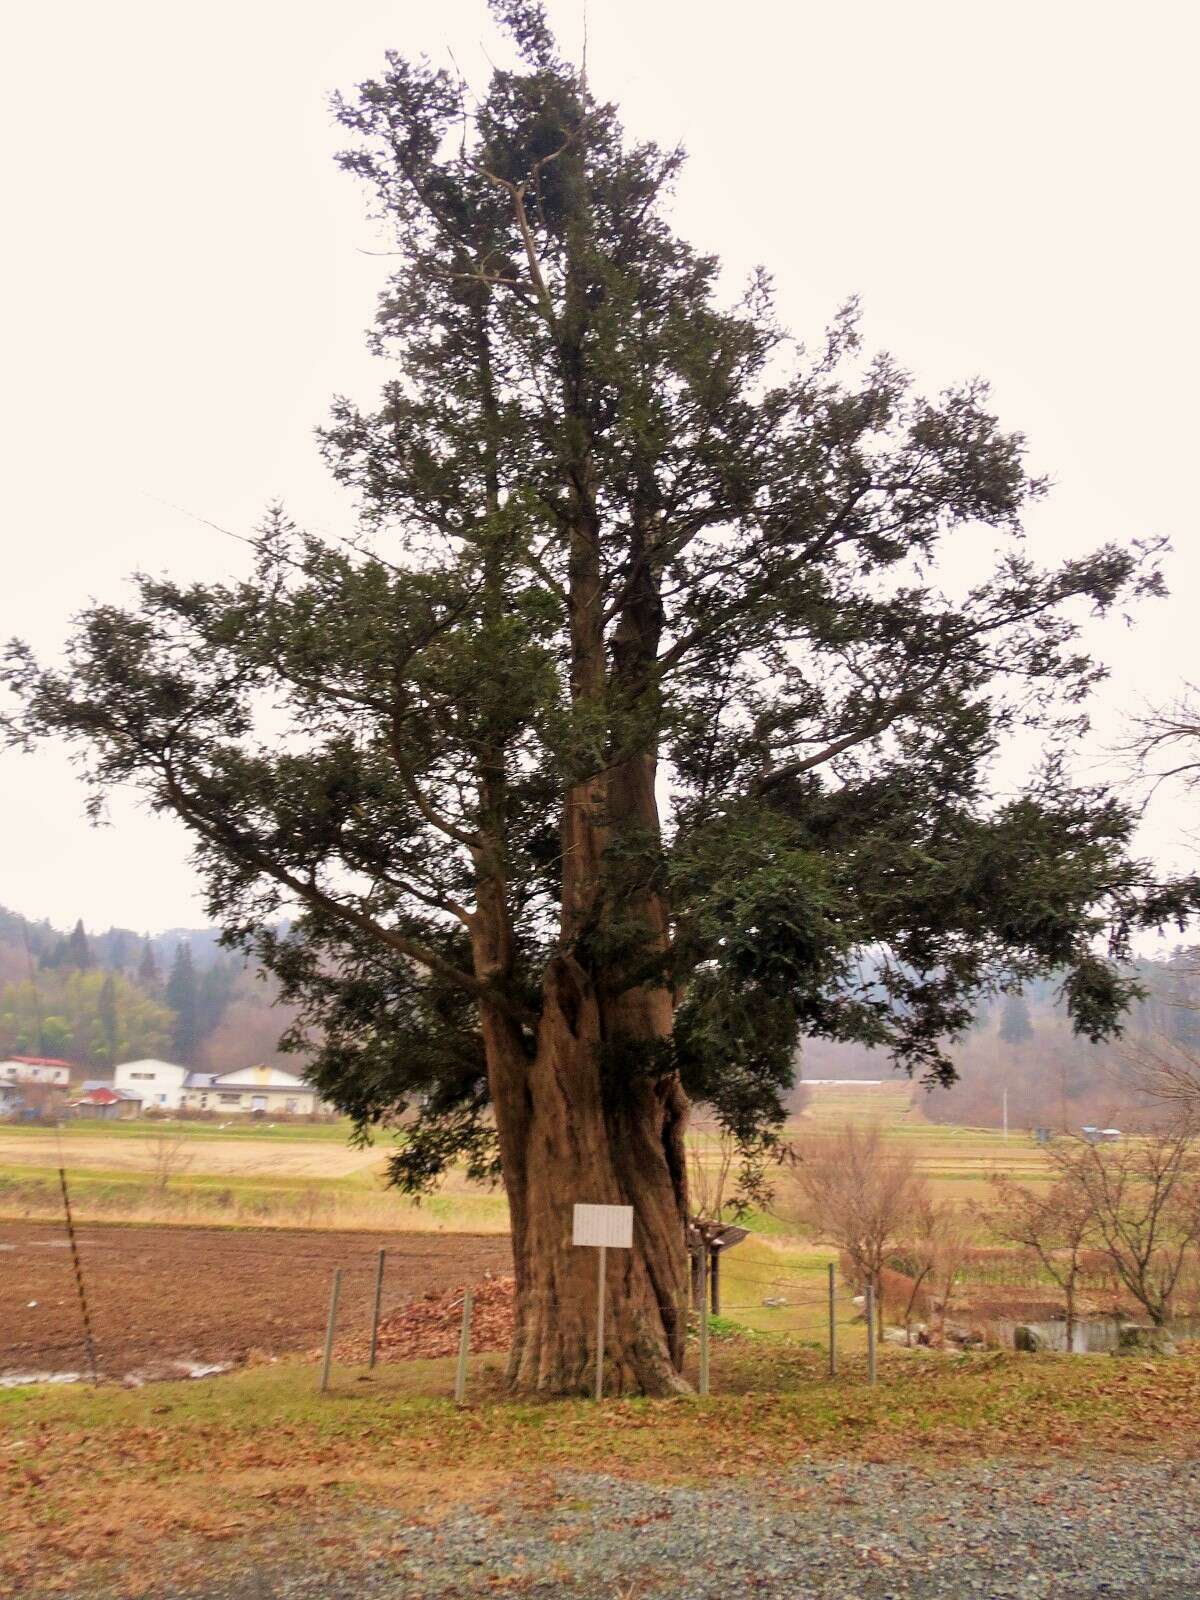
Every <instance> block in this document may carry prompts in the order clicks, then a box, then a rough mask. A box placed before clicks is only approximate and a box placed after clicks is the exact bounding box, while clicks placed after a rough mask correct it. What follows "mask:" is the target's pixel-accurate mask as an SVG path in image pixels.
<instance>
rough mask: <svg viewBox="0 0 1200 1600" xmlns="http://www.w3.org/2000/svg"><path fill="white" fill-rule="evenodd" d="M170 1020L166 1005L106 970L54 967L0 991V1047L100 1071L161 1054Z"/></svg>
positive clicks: (167, 1044) (11, 1052)
mask: <svg viewBox="0 0 1200 1600" xmlns="http://www.w3.org/2000/svg"><path fill="white" fill-rule="evenodd" d="M172 1023H173V1018H172V1014H171V1012H170V1011H169V1010H168V1009H167V1007H165V1006H163V1005H161V1004H159V1003H158V1002H157V1001H155V1000H152V999H151V998H150V997H149V996H148V995H146V994H145V993H143V991H142V990H141V989H139V988H138V986H137V985H136V984H134V983H131V982H130V981H129V979H127V978H124V977H122V976H120V975H119V974H116V973H111V972H110V973H104V972H95V971H93V972H79V971H76V970H73V969H70V968H54V969H52V970H50V971H43V972H39V974H38V976H37V980H36V982H35V981H34V980H33V979H27V980H26V981H25V982H23V983H10V984H8V985H6V986H5V988H4V989H3V990H2V991H0V1051H3V1052H4V1053H5V1054H8V1055H47V1056H56V1057H62V1058H65V1059H67V1060H70V1061H73V1062H77V1063H79V1065H81V1066H84V1067H89V1068H93V1069H98V1070H103V1069H106V1068H110V1067H112V1066H113V1065H114V1064H115V1063H116V1062H118V1061H128V1060H137V1059H139V1058H140V1057H143V1056H161V1055H164V1054H165V1053H166V1051H167V1050H168V1049H169V1048H170V1041H171V1037H172Z"/></svg>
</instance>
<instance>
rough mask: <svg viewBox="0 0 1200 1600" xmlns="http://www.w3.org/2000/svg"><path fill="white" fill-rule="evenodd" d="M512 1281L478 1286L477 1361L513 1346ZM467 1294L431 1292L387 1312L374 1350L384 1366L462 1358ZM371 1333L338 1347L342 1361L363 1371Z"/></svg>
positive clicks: (474, 1323)
mask: <svg viewBox="0 0 1200 1600" xmlns="http://www.w3.org/2000/svg"><path fill="white" fill-rule="evenodd" d="M515 1292H516V1291H515V1285H514V1283H513V1280H512V1278H511V1277H507V1278H506V1277H491V1276H489V1277H486V1278H484V1279H483V1280H482V1281H481V1282H480V1283H478V1284H476V1285H475V1290H474V1306H473V1309H472V1313H471V1349H472V1351H473V1352H474V1353H475V1354H477V1355H483V1354H485V1353H487V1352H490V1351H495V1350H507V1349H508V1347H509V1345H510V1344H511V1342H512V1333H513V1297H514V1294H515ZM462 1311H463V1291H462V1290H461V1289H450V1290H446V1291H444V1292H443V1293H441V1294H438V1293H435V1292H433V1291H431V1292H430V1293H428V1294H425V1295H422V1296H421V1298H420V1299H419V1300H410V1301H409V1302H408V1304H407V1305H405V1306H401V1307H400V1309H399V1310H398V1311H392V1312H389V1314H388V1315H387V1316H386V1317H384V1318H382V1319H381V1321H380V1324H379V1341H378V1344H377V1346H376V1352H377V1359H378V1360H380V1361H420V1360H433V1359H436V1358H437V1357H439V1356H453V1355H457V1354H458V1342H459V1337H460V1332H461V1329H462ZM370 1349H371V1339H370V1335H369V1333H365V1332H364V1333H358V1334H355V1335H354V1336H353V1337H352V1338H349V1339H345V1340H343V1341H342V1343H341V1344H339V1345H338V1346H337V1350H336V1355H337V1359H338V1360H339V1361H342V1362H345V1363H347V1364H348V1365H351V1366H361V1365H362V1364H363V1363H364V1362H366V1360H367V1359H368V1357H369V1355H370Z"/></svg>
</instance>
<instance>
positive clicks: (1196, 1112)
mask: <svg viewBox="0 0 1200 1600" xmlns="http://www.w3.org/2000/svg"><path fill="white" fill-rule="evenodd" d="M1170 1003H1171V1004H1172V1005H1176V1004H1177V1005H1179V1006H1181V1007H1186V1008H1187V1009H1188V1010H1195V1009H1196V1008H1195V1006H1194V1004H1193V1003H1192V1002H1190V1001H1184V1000H1178V1001H1176V1000H1171V1001H1170ZM1121 1064H1122V1066H1123V1068H1124V1069H1125V1074H1126V1076H1127V1078H1128V1079H1129V1081H1130V1082H1131V1083H1132V1084H1133V1086H1134V1087H1135V1088H1136V1089H1138V1090H1139V1091H1140V1092H1141V1093H1142V1094H1143V1095H1145V1096H1146V1098H1147V1099H1149V1100H1151V1101H1153V1102H1154V1103H1155V1104H1157V1105H1160V1106H1165V1107H1168V1108H1170V1109H1172V1110H1173V1111H1174V1112H1175V1113H1176V1114H1177V1115H1181V1116H1184V1117H1187V1118H1189V1119H1190V1120H1192V1121H1200V1056H1197V1054H1196V1052H1195V1051H1194V1050H1190V1049H1188V1048H1187V1046H1186V1045H1180V1044H1176V1043H1175V1041H1174V1040H1173V1039H1167V1038H1165V1037H1163V1036H1162V1035H1161V1034H1157V1035H1155V1036H1154V1037H1153V1038H1150V1039H1141V1040H1138V1041H1137V1042H1136V1043H1133V1044H1130V1045H1128V1046H1126V1047H1125V1048H1124V1049H1122V1051H1121Z"/></svg>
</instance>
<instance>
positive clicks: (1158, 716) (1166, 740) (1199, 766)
mask: <svg viewBox="0 0 1200 1600" xmlns="http://www.w3.org/2000/svg"><path fill="white" fill-rule="evenodd" d="M1125 750H1126V754H1128V755H1132V756H1133V757H1134V758H1135V759H1136V760H1137V762H1138V765H1139V766H1140V767H1141V769H1142V771H1143V772H1145V773H1147V774H1148V775H1149V776H1150V777H1152V778H1153V779H1154V781H1155V783H1162V782H1164V781H1165V780H1167V779H1171V778H1176V779H1178V780H1179V781H1180V782H1181V783H1183V785H1184V786H1185V787H1186V788H1188V789H1194V788H1197V787H1198V786H1200V687H1197V685H1196V684H1194V683H1185V684H1184V686H1183V692H1182V693H1181V694H1180V695H1179V696H1178V697H1177V698H1176V699H1175V700H1172V701H1170V702H1168V703H1167V704H1166V705H1162V706H1154V707H1152V708H1151V709H1150V710H1149V711H1147V712H1146V714H1145V715H1144V716H1141V717H1139V718H1138V719H1137V720H1136V722H1135V724H1134V733H1133V737H1132V738H1131V739H1130V741H1129V743H1128V744H1127V745H1126V747H1125Z"/></svg>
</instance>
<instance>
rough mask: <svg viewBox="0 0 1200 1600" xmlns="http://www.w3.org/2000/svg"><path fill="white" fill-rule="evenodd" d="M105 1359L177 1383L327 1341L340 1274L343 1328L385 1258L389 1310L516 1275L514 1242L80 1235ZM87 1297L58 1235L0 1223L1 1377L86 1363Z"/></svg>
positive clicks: (105, 1365) (462, 1236)
mask: <svg viewBox="0 0 1200 1600" xmlns="http://www.w3.org/2000/svg"><path fill="white" fill-rule="evenodd" d="M78 1243H79V1254H80V1258H81V1261H82V1265H83V1271H84V1275H85V1281H86V1285H87V1294H88V1302H89V1307H90V1312H91V1321H92V1330H93V1334H94V1337H95V1344H96V1355H97V1364H98V1367H99V1369H100V1371H101V1373H102V1374H103V1375H105V1376H108V1377H113V1378H126V1377H128V1376H130V1375H131V1374H133V1375H138V1376H143V1377H146V1376H178V1372H177V1370H176V1369H173V1367H172V1363H175V1362H188V1363H194V1364H198V1365H209V1364H220V1363H226V1362H228V1363H231V1364H240V1363H242V1362H244V1361H245V1360H246V1359H247V1357H248V1356H251V1355H253V1354H255V1353H257V1354H259V1355H265V1356H276V1355H286V1354H289V1353H294V1352H296V1351H311V1350H312V1349H314V1348H315V1347H317V1346H318V1345H319V1344H320V1341H321V1338H322V1335H323V1332H324V1327H325V1316H326V1312H327V1309H328V1303H329V1285H330V1279H331V1276H332V1272H333V1269H334V1267H341V1268H342V1269H343V1287H342V1313H341V1317H340V1323H341V1327H342V1329H343V1332H352V1331H353V1330H355V1329H357V1328H360V1327H362V1326H363V1324H364V1323H365V1322H366V1321H367V1319H368V1318H369V1315H370V1303H371V1298H372V1295H373V1292H374V1278H375V1267H376V1260H377V1252H378V1251H379V1250H380V1249H386V1250H387V1266H386V1276H385V1296H384V1304H385V1306H392V1305H395V1304H397V1303H399V1302H403V1301H405V1300H407V1299H409V1298H411V1297H413V1296H419V1295H421V1294H423V1293H425V1292H426V1291H427V1290H443V1289H453V1288H458V1287H460V1286H463V1285H467V1284H474V1283H476V1282H477V1281H478V1280H479V1279H480V1278H481V1277H482V1276H483V1275H484V1274H485V1273H487V1272H493V1273H498V1272H508V1271H511V1267H512V1258H511V1255H510V1253H509V1248H508V1240H507V1238H506V1237H504V1236H502V1235H492V1236H488V1235H476V1234H469V1233H456V1234H455V1233H449V1234H426V1235H421V1234H415V1233H405V1234H401V1235H395V1234H386V1233H354V1234H345V1233H336V1232H302V1231H300V1230H289V1231H287V1232H282V1231H280V1230H277V1229H266V1228H260V1229H230V1228H185V1227H176V1228H153V1227H149V1228H148V1227H121V1226H112V1225H108V1226H96V1225H94V1224H84V1225H82V1226H81V1227H80V1229H79V1239H78ZM84 1364H85V1363H84V1346H83V1339H82V1331H81V1322H80V1313H79V1303H78V1298H77V1293H76V1286H75V1278H74V1273H73V1270H72V1265H71V1256H70V1250H69V1248H68V1245H67V1240H66V1238H65V1237H64V1234H63V1231H62V1229H61V1228H52V1227H47V1226H45V1225H44V1224H31V1223H3V1224H0V1377H3V1376H4V1375H5V1374H9V1375H11V1374H13V1373H21V1372H26V1373H30V1372H39V1373H46V1372H49V1373H60V1372H66V1371H79V1370H80V1369H81V1368H82V1367H83V1366H84Z"/></svg>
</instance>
